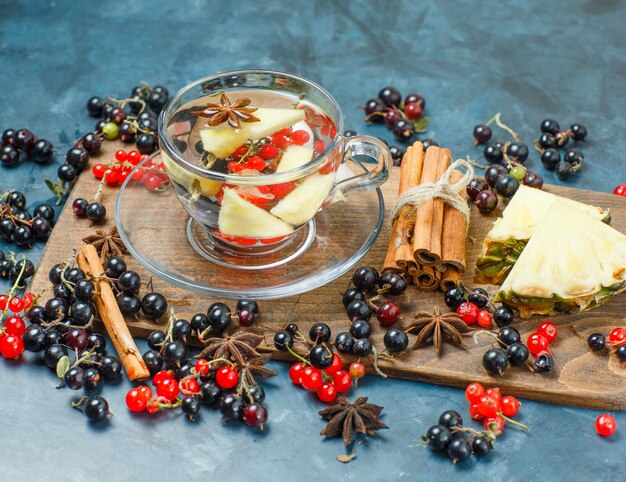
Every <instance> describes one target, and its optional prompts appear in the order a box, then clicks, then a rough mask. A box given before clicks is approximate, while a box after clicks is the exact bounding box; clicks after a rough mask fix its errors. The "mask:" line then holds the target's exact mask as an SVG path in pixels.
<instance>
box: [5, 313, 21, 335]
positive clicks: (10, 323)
mask: <svg viewBox="0 0 626 482" xmlns="http://www.w3.org/2000/svg"><path fill="white" fill-rule="evenodd" d="M25 331H26V323H24V320H23V319H22V318H21V317H20V316H9V317H8V318H7V319H6V320H5V321H4V332H5V333H6V334H7V335H13V336H22V335H23V334H24V332H25Z"/></svg>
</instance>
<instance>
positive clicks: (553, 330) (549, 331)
mask: <svg viewBox="0 0 626 482" xmlns="http://www.w3.org/2000/svg"><path fill="white" fill-rule="evenodd" d="M537 333H539V334H541V335H543V336H545V337H546V339H547V340H548V343H552V342H553V341H554V340H556V337H557V335H558V334H559V330H558V329H557V327H556V325H555V324H554V323H552V322H551V321H544V322H543V323H541V324H540V325H539V326H538V327H537Z"/></svg>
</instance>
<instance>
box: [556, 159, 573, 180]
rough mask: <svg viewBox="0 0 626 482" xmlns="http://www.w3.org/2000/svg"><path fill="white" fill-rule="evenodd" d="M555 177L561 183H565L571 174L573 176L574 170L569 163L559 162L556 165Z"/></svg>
mask: <svg viewBox="0 0 626 482" xmlns="http://www.w3.org/2000/svg"><path fill="white" fill-rule="evenodd" d="M554 171H555V172H556V177H558V178H559V179H560V180H561V181H566V180H568V179H569V178H570V177H572V174H574V168H573V167H572V165H571V164H570V163H569V162H565V161H561V162H559V163H558V164H557V165H556V169H555V170H554Z"/></svg>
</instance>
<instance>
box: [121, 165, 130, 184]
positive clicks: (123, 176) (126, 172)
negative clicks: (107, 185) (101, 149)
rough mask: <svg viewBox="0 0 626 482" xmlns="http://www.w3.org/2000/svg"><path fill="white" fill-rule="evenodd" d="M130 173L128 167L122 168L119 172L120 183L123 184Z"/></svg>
mask: <svg viewBox="0 0 626 482" xmlns="http://www.w3.org/2000/svg"><path fill="white" fill-rule="evenodd" d="M129 175H130V171H129V170H128V169H127V168H124V169H122V170H121V171H120V173H119V183H120V184H123V183H124V181H125V180H126V178H127V177H128V176H129Z"/></svg>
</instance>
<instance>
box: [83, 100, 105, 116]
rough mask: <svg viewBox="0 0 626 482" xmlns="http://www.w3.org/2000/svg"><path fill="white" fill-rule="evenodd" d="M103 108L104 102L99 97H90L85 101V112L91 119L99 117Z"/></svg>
mask: <svg viewBox="0 0 626 482" xmlns="http://www.w3.org/2000/svg"><path fill="white" fill-rule="evenodd" d="M103 108H104V100H102V98H100V97H92V98H91V99H89V100H88V101H87V112H89V115H91V116H92V117H100V116H101V115H102V109H103Z"/></svg>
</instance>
